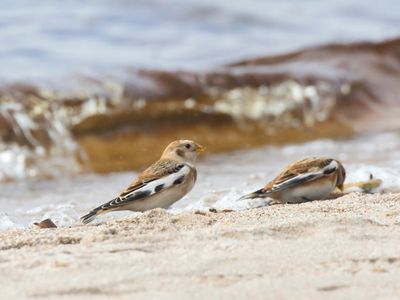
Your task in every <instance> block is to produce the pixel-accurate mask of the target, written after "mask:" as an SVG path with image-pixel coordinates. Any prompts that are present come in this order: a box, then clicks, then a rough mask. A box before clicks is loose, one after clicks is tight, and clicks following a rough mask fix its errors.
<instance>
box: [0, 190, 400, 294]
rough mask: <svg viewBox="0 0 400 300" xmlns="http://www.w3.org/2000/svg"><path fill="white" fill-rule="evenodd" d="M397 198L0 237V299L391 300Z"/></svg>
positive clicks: (397, 246) (398, 242)
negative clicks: (227, 299)
mask: <svg viewBox="0 0 400 300" xmlns="http://www.w3.org/2000/svg"><path fill="white" fill-rule="evenodd" d="M399 278H400V194H388V195H360V194H350V195H347V196H344V197H341V198H338V199H335V200H329V201H315V202H311V203H304V204H299V205H275V206H271V207H264V208H258V209H252V210H247V211H241V212H227V213H211V212H210V213H205V214H203V213H201V214H199V213H182V214H179V215H172V214H169V213H167V212H166V211H164V210H161V209H160V210H159V209H157V210H153V211H150V212H147V213H144V214H143V215H141V216H139V217H136V218H133V217H131V218H125V219H122V220H117V221H110V222H107V223H102V224H94V225H93V226H76V227H72V228H57V229H32V230H25V231H24V230H10V231H5V232H2V233H0V282H1V283H2V293H1V296H0V298H1V299H56V298H60V297H61V298H62V299H110V298H111V297H112V299H132V296H134V297H135V299H188V298H190V299H219V298H221V297H224V298H225V297H226V298H228V297H229V298H230V299H248V298H251V299H321V298H324V299H346V298H347V299H350V298H351V299H398V296H399V295H400V281H399Z"/></svg>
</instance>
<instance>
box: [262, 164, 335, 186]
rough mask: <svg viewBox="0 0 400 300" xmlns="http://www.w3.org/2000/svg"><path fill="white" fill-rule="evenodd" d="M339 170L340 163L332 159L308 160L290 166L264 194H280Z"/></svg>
mask: <svg viewBox="0 0 400 300" xmlns="http://www.w3.org/2000/svg"><path fill="white" fill-rule="evenodd" d="M337 168H338V163H337V162H336V160H334V159H331V158H306V159H303V160H300V161H297V162H294V163H293V164H291V165H289V166H288V167H287V168H286V169H285V170H284V171H283V172H282V173H280V174H279V175H278V176H277V177H275V179H273V180H272V181H271V182H269V183H268V184H267V185H266V186H265V187H264V188H263V189H262V191H263V192H264V193H274V192H278V191H281V190H284V189H287V188H290V187H293V186H296V185H298V184H301V183H304V182H309V181H312V180H315V179H317V178H320V177H323V176H327V175H329V174H332V172H334V171H336V170H337Z"/></svg>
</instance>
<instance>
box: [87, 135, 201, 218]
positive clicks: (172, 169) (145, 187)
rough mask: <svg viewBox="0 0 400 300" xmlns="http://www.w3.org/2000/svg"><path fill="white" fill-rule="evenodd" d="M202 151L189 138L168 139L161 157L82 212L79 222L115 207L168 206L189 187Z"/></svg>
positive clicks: (144, 208) (143, 208) (146, 208)
mask: <svg viewBox="0 0 400 300" xmlns="http://www.w3.org/2000/svg"><path fill="white" fill-rule="evenodd" d="M203 151H204V148H203V147H202V146H201V145H199V144H196V143H195V142H193V141H190V140H178V141H174V142H172V143H170V144H169V145H168V146H167V148H165V150H164V152H163V154H162V155H161V158H160V160H158V161H157V162H155V163H154V164H153V165H151V166H150V167H149V168H147V169H146V170H145V171H143V172H142V173H141V174H140V175H139V176H138V177H137V178H136V179H135V180H134V181H133V182H132V183H131V184H130V185H129V187H128V188H127V189H126V190H125V191H123V192H122V193H121V194H120V195H119V196H118V197H116V198H115V199H113V200H111V201H109V202H107V203H105V204H103V205H101V206H99V207H97V208H95V209H93V210H92V211H91V212H89V213H88V214H87V215H85V216H83V217H82V218H81V221H82V223H83V224H87V223H89V222H91V221H92V220H93V219H94V218H95V217H96V216H97V215H99V214H103V213H107V212H111V211H116V210H132V211H146V210H150V209H153V208H157V207H160V208H168V207H169V206H170V205H172V204H173V203H174V202H176V201H178V200H179V199H181V198H182V197H183V196H185V195H186V194H187V193H188V192H189V191H190V190H191V189H192V187H193V185H194V183H195V181H196V175H197V172H196V169H195V167H194V165H193V164H194V163H195V161H196V158H197V156H198V155H199V153H200V152H203Z"/></svg>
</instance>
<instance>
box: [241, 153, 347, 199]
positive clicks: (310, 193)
mask: <svg viewBox="0 0 400 300" xmlns="http://www.w3.org/2000/svg"><path fill="white" fill-rule="evenodd" d="M345 178H346V171H345V169H344V167H343V165H342V164H341V163H340V162H339V161H337V160H335V159H332V158H324V157H310V158H305V159H302V160H299V161H295V162H294V163H292V164H290V165H288V166H287V167H286V168H285V169H284V170H283V171H282V172H281V173H280V174H279V175H278V176H277V177H275V179H273V180H272V181H271V182H269V183H268V184H267V185H266V186H265V187H263V188H262V189H260V190H258V191H255V192H254V193H251V194H248V195H245V196H243V197H241V198H240V199H253V198H265V197H270V198H272V199H273V201H272V203H300V202H305V201H312V200H322V199H326V198H327V197H328V196H329V195H330V193H331V192H332V191H333V190H334V189H335V188H336V187H337V188H339V189H340V190H343V183H344V180H345Z"/></svg>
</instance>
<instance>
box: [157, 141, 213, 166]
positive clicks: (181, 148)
mask: <svg viewBox="0 0 400 300" xmlns="http://www.w3.org/2000/svg"><path fill="white" fill-rule="evenodd" d="M204 150H205V148H204V147H203V146H201V145H199V144H197V143H195V142H193V141H191V140H177V141H173V142H172V143H170V144H169V145H168V146H167V148H165V150H164V152H163V154H162V156H161V158H168V159H173V160H176V161H179V162H187V163H191V164H193V163H194V162H195V161H196V158H197V156H198V155H199V154H200V153H201V152H203V151H204Z"/></svg>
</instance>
